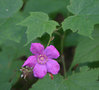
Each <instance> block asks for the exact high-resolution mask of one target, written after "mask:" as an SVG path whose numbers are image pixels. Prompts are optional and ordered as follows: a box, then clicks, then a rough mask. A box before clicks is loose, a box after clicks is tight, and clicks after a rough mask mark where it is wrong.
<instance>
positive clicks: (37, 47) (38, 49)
mask: <svg viewBox="0 0 99 90" xmlns="http://www.w3.org/2000/svg"><path fill="white" fill-rule="evenodd" d="M30 51H31V52H32V53H33V54H35V55H39V54H42V53H43V51H44V46H43V45H42V44H40V43H32V44H31V48H30Z"/></svg>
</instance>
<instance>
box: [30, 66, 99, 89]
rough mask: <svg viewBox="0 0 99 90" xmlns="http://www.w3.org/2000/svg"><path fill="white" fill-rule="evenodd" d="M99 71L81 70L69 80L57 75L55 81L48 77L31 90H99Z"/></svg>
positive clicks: (84, 68)
mask: <svg viewBox="0 0 99 90" xmlns="http://www.w3.org/2000/svg"><path fill="white" fill-rule="evenodd" d="M98 74H99V69H92V70H89V69H88V67H83V68H81V70H80V72H79V73H73V74H72V75H71V76H69V77H68V78H67V79H63V77H62V76H60V75H56V76H54V79H53V80H51V78H50V77H49V76H48V75H47V76H46V77H45V78H44V79H41V80H39V81H38V82H37V83H36V84H34V85H33V86H32V88H31V89H30V90H41V89H42V90H46V89H47V90H98V89H99V85H98V84H99V82H98V81H96V80H97V79H98Z"/></svg>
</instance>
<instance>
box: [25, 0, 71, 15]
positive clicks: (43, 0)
mask: <svg viewBox="0 0 99 90" xmlns="http://www.w3.org/2000/svg"><path fill="white" fill-rule="evenodd" d="M68 2H69V0H39V1H38V0H28V1H27V3H26V6H25V7H24V12H31V11H33V12H34V11H39V12H45V13H48V14H49V13H54V12H57V11H58V12H61V11H62V10H64V12H66V5H67V4H68Z"/></svg>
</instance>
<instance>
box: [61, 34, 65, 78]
mask: <svg viewBox="0 0 99 90" xmlns="http://www.w3.org/2000/svg"><path fill="white" fill-rule="evenodd" d="M64 35H65V33H64V34H63V35H62V39H61V59H62V63H63V69H64V78H66V65H65V59H64V54H63V44H64Z"/></svg>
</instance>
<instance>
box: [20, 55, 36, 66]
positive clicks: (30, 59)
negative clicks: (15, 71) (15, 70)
mask: <svg viewBox="0 0 99 90" xmlns="http://www.w3.org/2000/svg"><path fill="white" fill-rule="evenodd" d="M36 63H37V60H36V57H35V56H29V57H28V59H27V60H26V61H25V62H24V64H23V65H22V67H24V66H29V67H34V66H35V64H36Z"/></svg>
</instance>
